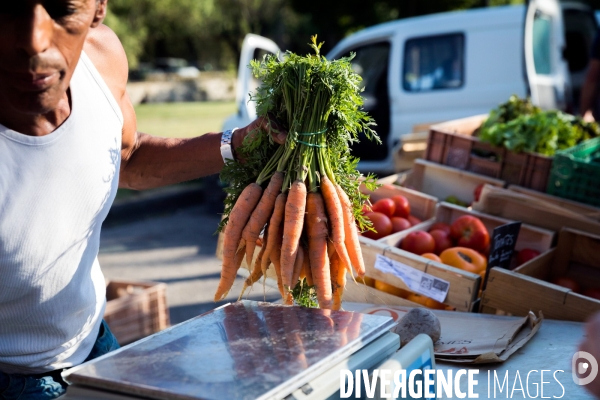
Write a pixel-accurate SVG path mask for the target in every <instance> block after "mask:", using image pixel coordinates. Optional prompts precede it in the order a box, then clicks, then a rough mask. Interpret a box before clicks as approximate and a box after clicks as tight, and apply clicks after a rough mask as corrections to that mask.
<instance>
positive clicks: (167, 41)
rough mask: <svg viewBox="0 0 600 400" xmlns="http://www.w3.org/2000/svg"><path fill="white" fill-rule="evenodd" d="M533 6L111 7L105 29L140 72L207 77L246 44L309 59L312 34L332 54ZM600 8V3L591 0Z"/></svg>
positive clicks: (149, 2)
mask: <svg viewBox="0 0 600 400" xmlns="http://www.w3.org/2000/svg"><path fill="white" fill-rule="evenodd" d="M524 1H526V0H369V1H364V0H318V1H315V0H109V4H108V9H109V13H108V16H107V18H106V21H105V23H106V24H107V25H108V26H110V27H111V28H112V29H113V30H114V31H115V32H116V33H117V35H118V36H119V37H120V39H121V41H122V42H123V45H124V46H125V50H126V52H127V55H128V57H129V62H130V67H131V68H132V69H135V68H136V67H137V66H138V64H139V62H140V61H152V60H154V59H156V58H157V57H178V58H184V59H186V60H188V61H189V62H191V63H192V64H193V65H196V66H198V67H199V68H200V69H220V70H223V69H230V70H234V69H236V68H237V60H238V57H239V51H240V48H241V44H242V41H243V39H244V36H245V35H246V34H247V33H256V34H259V35H262V36H266V37H269V38H271V39H273V40H274V41H275V42H276V43H277V44H278V45H279V47H280V48H282V49H286V50H292V51H294V52H300V53H303V52H307V51H308V46H307V43H308V41H309V38H310V36H311V35H313V34H315V33H316V34H318V35H319V39H320V40H324V41H325V45H324V46H323V53H324V54H326V53H327V51H328V50H329V49H331V48H332V47H333V46H334V45H335V44H336V43H337V42H338V41H339V40H340V39H342V38H343V37H345V36H347V35H349V34H351V33H353V32H355V31H357V30H360V29H362V28H365V27H368V26H371V25H375V24H377V23H381V22H386V21H390V20H394V19H398V18H406V17H412V16H417V15H425V14H431V13H436V12H443V11H450V10H462V9H469V8H476V7H488V6H489V7H492V6H499V5H507V4H519V3H523V2H524ZM584 1H585V2H587V3H589V4H590V5H592V6H593V7H594V8H600V0H584Z"/></svg>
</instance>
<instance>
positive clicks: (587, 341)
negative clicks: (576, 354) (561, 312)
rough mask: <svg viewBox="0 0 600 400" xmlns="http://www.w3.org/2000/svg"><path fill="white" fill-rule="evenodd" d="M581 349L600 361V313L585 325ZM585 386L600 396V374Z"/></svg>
mask: <svg viewBox="0 0 600 400" xmlns="http://www.w3.org/2000/svg"><path fill="white" fill-rule="evenodd" d="M579 351H585V352H588V353H590V354H591V355H592V356H593V357H595V358H596V360H598V362H600V313H597V314H595V315H594V316H593V317H592V319H590V320H589V321H588V323H587V324H586V325H585V338H584V339H583V341H582V342H581V344H580V345H579ZM585 388H586V389H587V390H588V391H589V392H590V393H592V394H593V395H595V396H596V397H597V398H600V375H598V376H596V379H594V380H593V381H592V382H591V383H590V384H588V385H586V386H585Z"/></svg>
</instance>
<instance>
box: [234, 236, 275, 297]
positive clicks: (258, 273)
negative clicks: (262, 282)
mask: <svg viewBox="0 0 600 400" xmlns="http://www.w3.org/2000/svg"><path fill="white" fill-rule="evenodd" d="M267 237H268V232H265V236H264V237H263V239H264V240H265V242H266V239H267ZM265 249H266V246H262V247H261V248H260V251H259V252H258V256H256V260H255V261H254V266H253V267H252V272H250V275H249V276H248V278H246V280H245V281H244V287H243V288H242V292H241V293H240V297H239V298H238V301H240V300H241V299H242V296H244V292H245V291H246V289H247V288H249V287H251V286H252V285H254V284H255V283H256V282H257V281H258V280H259V279H260V278H261V277H262V276H263V271H262V258H263V255H264V254H265Z"/></svg>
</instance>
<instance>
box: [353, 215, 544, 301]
mask: <svg viewBox="0 0 600 400" xmlns="http://www.w3.org/2000/svg"><path fill="white" fill-rule="evenodd" d="M462 215H472V216H475V217H477V218H479V219H481V221H482V222H483V224H484V225H485V226H486V228H487V229H488V231H489V232H490V233H491V232H492V231H493V229H494V228H496V227H498V226H500V225H504V224H506V223H508V222H511V221H509V220H506V219H504V218H498V217H494V216H490V215H486V214H482V213H478V212H476V211H471V210H468V209H466V208H464V207H459V206H455V205H453V204H449V203H440V204H439V205H438V208H437V213H436V216H435V218H433V219H430V220H428V221H425V222H424V223H423V224H420V225H418V226H414V227H412V228H410V229H407V230H405V231H402V232H398V233H395V234H393V235H390V236H387V237H386V238H383V239H381V240H379V241H376V242H375V241H372V240H369V239H365V238H363V239H362V240H363V243H361V245H362V248H363V254H365V253H367V254H373V251H372V250H370V249H368V248H365V246H364V243H365V242H366V241H367V240H369V243H370V244H371V246H375V245H379V246H380V247H379V249H380V251H381V254H383V255H384V256H386V257H389V258H391V259H392V260H395V261H398V262H400V263H402V264H404V265H408V266H410V267H413V268H416V269H418V270H420V271H422V272H426V273H428V274H431V275H433V276H436V277H438V278H441V279H444V280H446V281H448V282H450V291H449V292H448V296H447V298H446V301H445V302H444V303H445V304H447V305H450V306H452V307H455V308H456V309H457V310H458V311H472V310H473V307H474V305H475V303H476V302H477V300H478V295H479V287H480V284H481V278H480V276H479V275H477V274H473V273H470V272H467V271H463V270H461V269H458V268H454V267H451V266H448V265H444V264H441V263H438V262H435V261H432V260H429V259H427V258H424V257H421V256H418V255H415V254H412V253H409V252H406V251H403V250H401V249H399V248H398V247H397V246H398V245H399V244H400V242H401V241H402V239H404V238H405V237H406V235H408V234H409V233H410V232H414V231H417V230H425V231H426V230H428V229H429V228H430V227H431V225H433V224H434V223H435V222H444V223H447V224H451V223H452V222H453V221H454V220H455V219H456V218H458V217H460V216H462ZM554 236H555V235H554V233H553V232H551V231H548V230H545V229H541V228H537V227H533V226H529V225H522V227H521V231H520V232H519V237H518V238H517V244H516V249H517V250H521V249H524V248H531V249H535V250H538V251H540V252H544V251H547V250H549V249H550V248H551V247H552V244H553V241H554ZM375 256H376V255H375ZM375 256H374V257H368V261H369V262H368V263H367V262H366V261H365V264H366V270H367V272H366V276H368V277H370V278H373V279H378V280H383V281H384V282H386V283H389V284H390V285H393V286H396V287H399V288H401V289H406V290H408V287H407V286H406V285H405V284H404V283H403V282H402V280H401V279H399V278H396V277H394V276H391V275H389V274H384V273H383V272H381V271H379V270H376V269H375V268H374V264H375Z"/></svg>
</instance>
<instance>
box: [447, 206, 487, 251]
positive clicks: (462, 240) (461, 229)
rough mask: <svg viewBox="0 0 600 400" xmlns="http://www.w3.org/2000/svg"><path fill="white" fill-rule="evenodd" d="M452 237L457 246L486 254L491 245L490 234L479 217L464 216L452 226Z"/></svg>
mask: <svg viewBox="0 0 600 400" xmlns="http://www.w3.org/2000/svg"><path fill="white" fill-rule="evenodd" d="M450 236H451V237H452V239H454V240H456V244H457V246H460V247H468V248H470V249H473V250H476V251H478V252H480V253H485V252H486V251H487V249H488V247H489V245H490V234H489V233H488V231H487V228H486V227H485V225H483V222H481V220H480V219H479V218H477V217H473V216H471V215H463V216H461V217H458V218H457V219H456V220H455V221H454V222H453V223H452V225H451V226H450Z"/></svg>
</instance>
